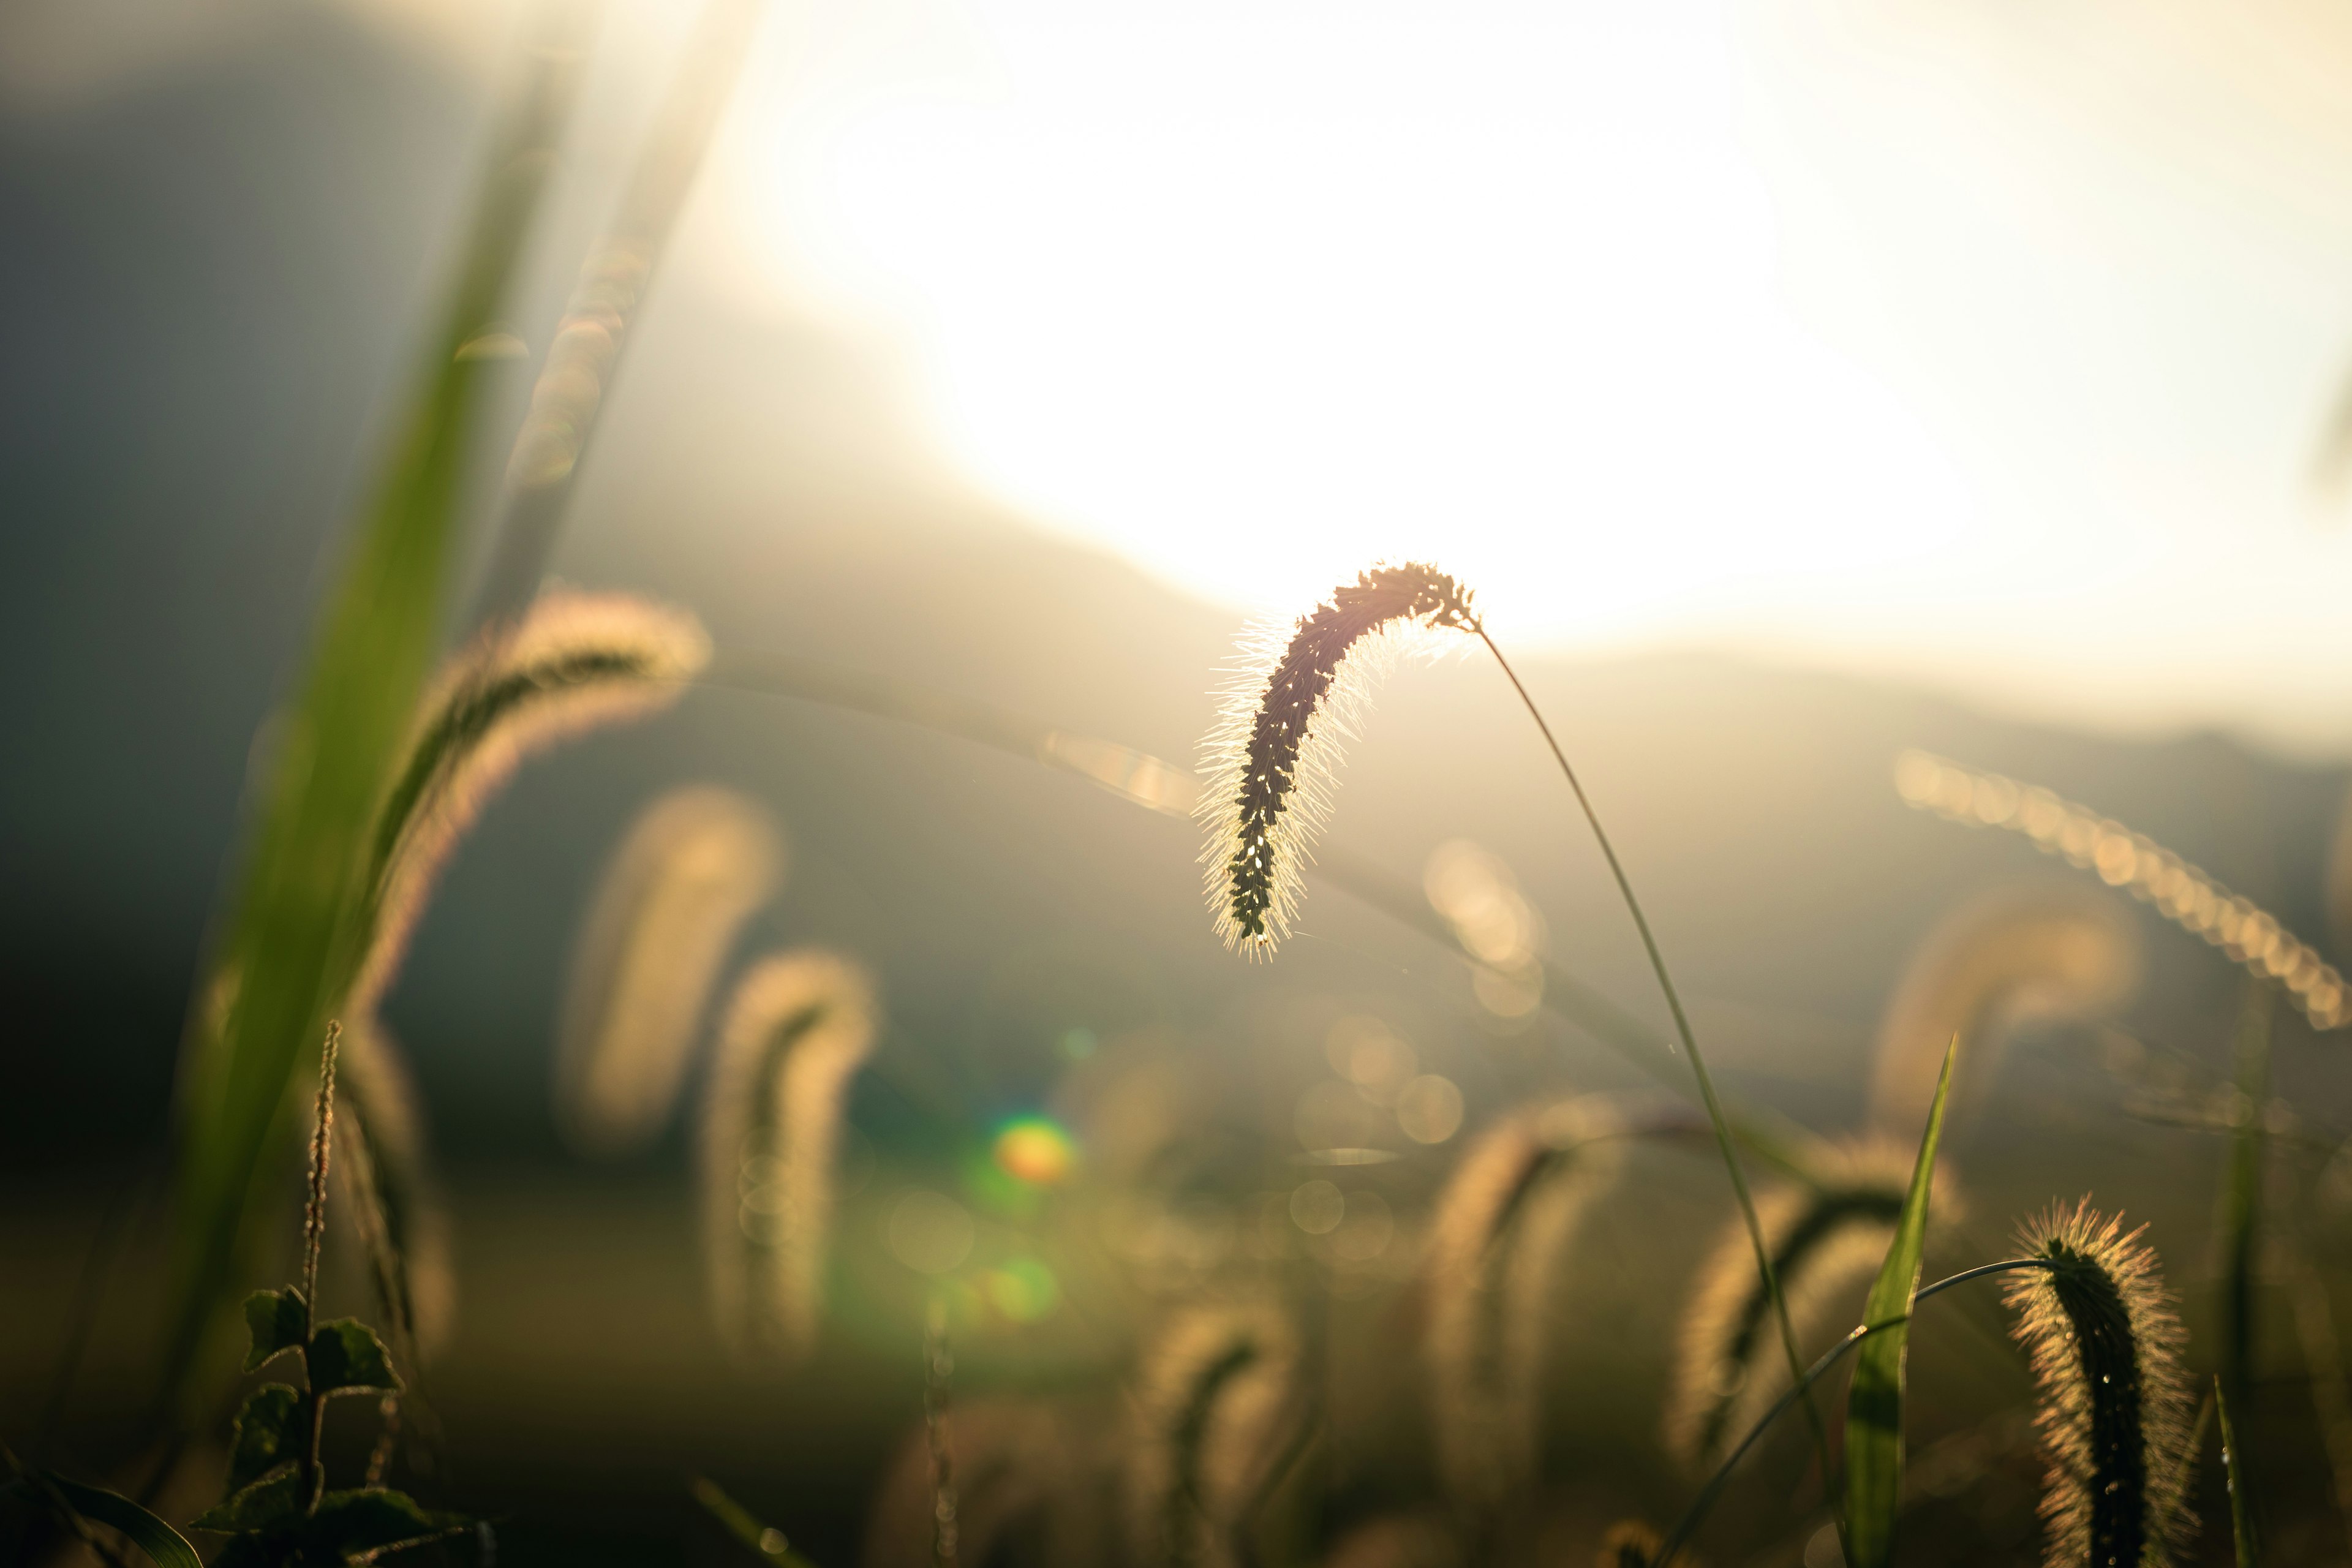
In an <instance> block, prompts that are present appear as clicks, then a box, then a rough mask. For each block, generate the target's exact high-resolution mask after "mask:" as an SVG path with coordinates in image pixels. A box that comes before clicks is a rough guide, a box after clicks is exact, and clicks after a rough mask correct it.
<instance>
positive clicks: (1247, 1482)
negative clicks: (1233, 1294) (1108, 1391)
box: [1126, 1299, 1299, 1563]
mask: <svg viewBox="0 0 2352 1568" xmlns="http://www.w3.org/2000/svg"><path fill="white" fill-rule="evenodd" d="M1298 1356H1299V1352H1298V1338H1297V1331H1295V1330H1294V1329H1293V1328H1292V1326H1291V1323H1290V1321H1289V1319H1288V1317H1287V1316H1286V1313H1285V1312H1284V1311H1283V1310H1282V1309H1281V1307H1280V1306H1279V1305H1278V1304H1277V1303H1276V1302H1275V1301H1273V1300H1265V1299H1250V1300H1229V1301H1214V1300H1195V1301H1192V1302H1190V1303H1186V1304H1184V1305H1181V1306H1179V1307H1177V1308H1176V1309H1175V1310H1173V1311H1171V1313H1170V1315H1169V1316H1168V1318H1167V1319H1166V1320H1165V1321H1163V1322H1162V1323H1161V1324H1160V1328H1159V1331H1157V1333H1155V1334H1154V1335H1153V1336H1152V1338H1151V1340H1150V1343H1149V1345H1148V1346H1147V1348H1146V1349H1145V1351H1144V1352H1143V1358H1142V1361H1141V1363H1140V1364H1139V1367H1138V1368H1137V1371H1136V1377H1135V1384H1134V1388H1133V1391H1132V1394H1131V1396H1130V1399H1129V1437H1128V1444H1127V1466H1128V1475H1127V1488H1126V1491H1127V1512H1128V1537H1129V1550H1130V1552H1131V1553H1132V1556H1133V1561H1135V1562H1137V1563H1224V1562H1226V1561H1229V1559H1230V1556H1231V1553H1230V1552H1229V1551H1228V1549H1227V1537H1228V1532H1229V1531H1230V1530H1231V1529H1232V1527H1233V1525H1234V1521H1235V1520H1236V1518H1237V1517H1238V1516H1239V1514H1240V1511H1241V1510H1242V1508H1243V1506H1244V1503H1245V1502H1246V1500H1247V1498H1248V1494H1249V1489H1250V1488H1251V1487H1252V1485H1253V1484H1254V1483H1255V1481H1256V1480H1257V1479H1258V1478H1259V1477H1260V1476H1261V1474H1262V1473H1263V1472H1264V1469H1265V1467H1266V1465H1267V1464H1268V1463H1270V1462H1271V1460H1272V1458H1273V1457H1274V1453H1275V1449H1276V1444H1277V1442H1278V1441H1279V1438H1280V1435H1281V1426H1282V1420H1283V1415H1284V1413H1285V1411H1286V1408H1287V1406H1288V1405H1289V1403H1290V1400H1291V1398H1292V1396H1293V1393H1294V1389H1295V1385H1296V1384H1297V1377H1298Z"/></svg>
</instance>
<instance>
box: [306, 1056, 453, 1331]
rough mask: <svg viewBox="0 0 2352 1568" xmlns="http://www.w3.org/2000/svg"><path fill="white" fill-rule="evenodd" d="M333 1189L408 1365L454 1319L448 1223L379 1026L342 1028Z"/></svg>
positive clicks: (421, 1128) (405, 1078) (419, 1120)
mask: <svg viewBox="0 0 2352 1568" xmlns="http://www.w3.org/2000/svg"><path fill="white" fill-rule="evenodd" d="M340 1060H341V1066H340V1068H339V1069H338V1073H337V1078H336V1090H337V1093H338V1095H339V1096H340V1098H341V1109H342V1111H343V1114H342V1115H341V1116H339V1117H337V1118H336V1119H335V1184H336V1190H337V1192H338V1194H340V1195H341V1197H342V1198H343V1199H344V1204H345V1207H346V1209H347V1211H348V1212H349V1213H350V1214H351V1215H352V1229H353V1231H354V1232H355V1233H356V1235H357V1236H358V1237H359V1240H360V1244H361V1247H362V1249H363V1250H364V1252H365V1254H366V1258H367V1268H368V1273H369V1277H370V1279H371V1281H372V1282H373V1285H374V1287H375V1292H376V1300H377V1303H378V1305H379V1306H381V1307H382V1309H383V1321H384V1326H385V1328H386V1329H387V1330H389V1331H390V1332H391V1335H392V1340H393V1348H394V1350H395V1351H397V1352H400V1354H401V1356H402V1359H403V1360H404V1361H405V1362H407V1363H409V1364H411V1365H414V1364H416V1363H419V1362H421V1361H424V1360H425V1359H427V1358H429V1357H431V1356H432V1355H433V1354H434V1353H435V1352H436V1351H437V1350H439V1349H440V1347H441V1346H442V1345H443V1344H444V1343H445V1342H446V1341H447V1339H448V1336H449V1330H450V1328H451V1326H452V1324H453V1322H454V1321H455V1319H456V1316H457V1274H456V1270H455V1269H454V1268H453V1267H452V1265H451V1262H450V1255H449V1222H448V1215H447V1212H446V1209H445V1207H444V1206H443V1204H442V1202H441V1195H440V1192H439V1188H438V1185H437V1184H436V1182H435V1181H434V1178H433V1173H432V1167H431V1160H430V1156H429V1155H428V1153H427V1152H426V1142H425V1122H424V1118H423V1115H422V1113H421V1112H420V1111H419V1110H418V1108H417V1094H416V1088H415V1084H414V1083H412V1082H411V1081H410V1079H409V1075H408V1068H407V1066H406V1064H405V1063H404V1062H403V1061H402V1060H401V1056H400V1050H399V1047H397V1046H395V1045H394V1043H393V1041H392V1038H391V1037H390V1036H389V1035H387V1034H386V1033H385V1032H384V1029H383V1025H382V1024H381V1023H379V1022H377V1021H376V1020H375V1019H373V1018H360V1019H357V1020H355V1021H354V1022H353V1023H352V1026H350V1027H348V1028H346V1029H345V1030H344V1031H343V1037H342V1048H341V1056H340Z"/></svg>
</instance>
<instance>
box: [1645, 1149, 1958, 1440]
mask: <svg viewBox="0 0 2352 1568" xmlns="http://www.w3.org/2000/svg"><path fill="white" fill-rule="evenodd" d="M1807 1164H1808V1165H1809V1166H1810V1168H1811V1171H1812V1173H1813V1178H1814V1181H1815V1183H1816V1184H1815V1185H1813V1186H1810V1187H1805V1186H1784V1187H1780V1188H1778V1189H1776V1190H1774V1191H1772V1192H1769V1193H1767V1194H1764V1196H1763V1197H1762V1198H1761V1199H1760V1200H1759V1204H1758V1212H1759V1215H1760V1216H1761V1222H1762V1225H1763V1227H1764V1235H1765V1238H1766V1241H1767V1244H1768V1245H1769V1247H1770V1249H1771V1256H1772V1268H1773V1271H1774V1273H1775V1274H1776V1275H1778V1277H1779V1278H1780V1287H1781V1290H1782V1292H1783V1294H1784V1298H1785V1300H1787V1302H1788V1304H1789V1311H1790V1317H1791V1319H1792V1320H1794V1321H1795V1324H1796V1331H1797V1334H1798V1336H1799V1343H1800V1344H1803V1343H1805V1342H1809V1341H1810V1342H1815V1343H1818V1342H1820V1337H1821V1336H1822V1334H1824V1333H1826V1332H1827V1331H1830V1330H1831V1329H1832V1327H1833V1326H1834V1324H1835V1323H1836V1322H1839V1321H1843V1317H1842V1315H1841V1316H1834V1317H1833V1316H1832V1314H1843V1312H1845V1311H1848V1310H1852V1306H1853V1300H1854V1299H1855V1297H1856V1296H1857V1295H1858V1294H1859V1293H1860V1290H1861V1287H1862V1281H1864V1279H1868V1278H1869V1276H1870V1274H1871V1272H1872V1271H1873V1270H1874V1269H1875V1268H1877V1267H1878V1266H1879V1262H1880V1260H1881V1259H1882V1258H1884V1257H1885V1252H1886V1248H1887V1247H1888V1245H1889V1244H1890V1243H1891V1242H1892V1241H1893V1239H1894V1237H1895V1224H1896V1221H1897V1220H1898V1219H1899V1218H1900V1217H1901V1215H1902V1213H1903V1205H1904V1199H1905V1196H1906V1193H1907V1191H1908V1187H1909V1181H1908V1179H1909V1176H1910V1174H1911V1171H1912V1166H1913V1151H1911V1150H1910V1149H1908V1148H1906V1147H1905V1146H1904V1145H1902V1144H1899V1143H1896V1142H1893V1141H1891V1140H1886V1139H1869V1140H1864V1141H1862V1142H1854V1143H1848V1144H1842V1145H1831V1146H1826V1147H1824V1148H1822V1149H1821V1150H1820V1151H1819V1152H1816V1153H1814V1154H1813V1155H1812V1156H1811V1158H1810V1159H1809V1160H1808V1161H1807ZM1939 1186H1940V1187H1941V1188H1942V1189H1943V1190H1942V1191H1940V1192H1939V1194H1938V1196H1939V1197H1941V1198H1942V1199H1943V1200H1944V1202H1945V1203H1946V1205H1949V1204H1950V1203H1951V1202H1952V1194H1951V1192H1950V1190H1949V1184H1948V1183H1946V1182H1941V1181H1939ZM1770 1309H1771V1303H1770V1300H1769V1297H1768V1296H1767V1295H1766V1294H1765V1291H1764V1289H1763V1284H1762V1281H1761V1280H1759V1279H1758V1278H1757V1273H1756V1269H1755V1268H1754V1265H1753V1263H1752V1262H1751V1261H1750V1259H1749V1257H1748V1247H1747V1246H1746V1244H1745V1238H1744V1237H1743V1236H1742V1234H1741V1228H1740V1227H1739V1226H1737V1225H1733V1226H1728V1227H1727V1229H1726V1230H1725V1232H1724V1234H1723V1236H1722V1237H1721V1238H1720V1239H1719V1240H1718V1241H1717V1243H1716V1247H1715V1250H1714V1252H1713V1253H1712V1254H1711V1255H1710V1256H1709V1258H1708V1259H1707V1261H1706V1263H1705V1264H1703V1265H1702V1266H1701V1267H1700V1269H1699V1273H1698V1278H1697V1280H1696V1283H1695V1284H1694V1285H1693V1287H1692V1289H1691V1293H1690V1304H1689V1306H1688V1307H1687V1308H1686V1309H1685V1312H1684V1318H1683V1330H1682V1338H1681V1343H1680V1345H1679V1347H1678V1348H1677V1351H1676V1353H1675V1380H1674V1381H1675V1385H1674V1392H1673V1394H1671V1396H1670V1397H1669V1400H1668V1402H1667V1405H1666V1420H1665V1436H1666V1445H1667V1447H1669V1448H1670V1449H1671V1450H1672V1451H1673V1452H1675V1454H1677V1455H1679V1456H1680V1457H1681V1458H1683V1459H1684V1460H1685V1462H1687V1463H1691V1464H1695V1465H1696V1464H1706V1463H1712V1462H1713V1461H1714V1460H1715V1459H1717V1458H1719V1457H1720V1455H1721V1453H1722V1451H1723V1447H1724V1445H1725V1444H1726V1443H1727V1442H1728V1441H1729V1440H1730V1439H1731V1437H1732V1436H1735V1435H1736V1434H1738V1432H1740V1431H1741V1430H1743V1429H1745V1428H1746V1426H1748V1423H1749V1422H1750V1421H1752V1420H1753V1419H1754V1418H1755V1416H1756V1414H1757V1413H1758V1412H1759V1411H1760V1410H1762V1409H1763V1408H1764V1407H1765V1405H1767V1404H1768V1403H1769V1401H1770V1400H1771V1398H1772V1397H1773V1396H1774V1395H1775V1394H1778V1393H1779V1392H1780V1389H1781V1388H1783V1387H1786V1386H1787V1385H1788V1384H1789V1382H1790V1379H1788V1378H1787V1377H1786V1376H1785V1375H1780V1376H1776V1375H1775V1374H1774V1371H1773V1367H1772V1364H1771V1363H1772V1362H1773V1361H1774V1360H1777V1359H1778V1358H1775V1357H1773V1356H1772V1355H1771V1347H1770V1345H1769V1342H1767V1340H1766V1338H1765V1334H1766V1331H1767V1327H1766V1320H1767V1317H1768V1315H1769V1311H1770Z"/></svg>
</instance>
